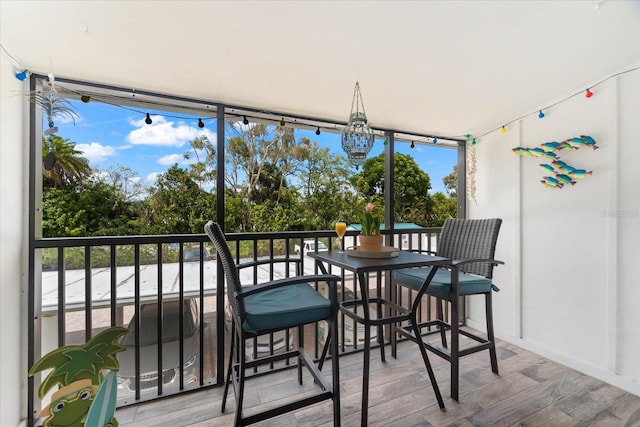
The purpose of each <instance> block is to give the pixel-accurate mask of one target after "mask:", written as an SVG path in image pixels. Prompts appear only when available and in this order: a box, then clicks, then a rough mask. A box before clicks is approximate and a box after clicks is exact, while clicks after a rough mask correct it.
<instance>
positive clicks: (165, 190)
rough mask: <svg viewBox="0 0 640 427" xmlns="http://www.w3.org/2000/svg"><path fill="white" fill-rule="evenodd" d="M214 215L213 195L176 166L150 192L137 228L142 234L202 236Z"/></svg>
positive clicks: (161, 177)
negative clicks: (190, 234) (197, 234)
mask: <svg viewBox="0 0 640 427" xmlns="http://www.w3.org/2000/svg"><path fill="white" fill-rule="evenodd" d="M215 215H216V214H215V196H214V195H213V194H210V193H208V192H206V191H204V190H203V189H202V188H200V186H199V185H198V183H197V182H196V181H194V179H193V177H192V176H191V174H190V173H189V171H187V170H185V169H183V168H180V167H179V166H178V165H177V164H176V165H173V166H171V167H170V168H169V169H168V170H167V171H166V172H165V173H163V174H160V175H158V177H157V178H156V183H155V185H154V186H153V187H151V188H150V189H149V196H148V197H147V200H146V203H145V205H144V208H143V211H142V212H141V217H142V218H141V220H140V226H141V229H142V230H141V231H142V232H143V233H144V234H174V233H202V230H203V229H204V224H205V223H206V222H207V221H208V220H209V219H211V218H215Z"/></svg>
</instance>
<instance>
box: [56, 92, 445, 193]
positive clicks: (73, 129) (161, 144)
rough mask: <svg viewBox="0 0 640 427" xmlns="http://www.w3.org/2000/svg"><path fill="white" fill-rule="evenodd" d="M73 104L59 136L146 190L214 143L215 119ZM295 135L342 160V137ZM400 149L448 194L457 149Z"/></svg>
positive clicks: (92, 161) (103, 167)
mask: <svg viewBox="0 0 640 427" xmlns="http://www.w3.org/2000/svg"><path fill="white" fill-rule="evenodd" d="M72 105H73V107H74V108H75V110H76V112H77V113H78V114H79V116H80V117H79V119H77V120H76V123H75V125H74V124H73V123H72V122H71V121H69V120H61V119H59V118H56V119H55V124H56V126H57V127H58V128H59V131H58V132H57V135H59V136H60V137H62V138H65V139H69V140H71V141H73V142H75V143H76V149H78V150H80V151H82V152H83V153H84V156H85V157H87V158H88V159H89V162H90V165H91V167H93V168H99V169H101V170H106V169H109V168H110V167H116V166H118V165H122V166H127V167H129V168H131V169H132V170H134V171H136V172H137V173H138V174H139V177H140V180H141V181H142V182H144V184H145V185H151V184H153V183H154V182H155V177H156V175H157V174H159V173H163V172H164V171H166V170H167V168H169V167H170V166H172V165H173V164H174V163H178V164H179V165H182V166H186V161H185V160H184V158H183V153H184V152H185V151H187V149H188V147H189V141H191V140H193V139H194V138H195V137H197V136H202V135H206V136H207V137H208V138H209V139H210V140H211V141H215V139H216V133H215V120H205V121H204V123H205V127H204V128H199V127H198V117H193V116H189V115H186V114H182V113H175V114H172V113H167V112H153V111H150V117H151V119H152V120H153V123H152V124H151V125H148V124H146V123H145V118H146V116H145V114H143V113H142V112H141V111H142V110H140V109H138V108H135V109H128V108H125V107H117V106H112V105H109V104H104V103H101V102H89V103H86V104H85V103H82V102H81V101H72ZM145 113H146V111H145ZM295 134H296V137H302V136H307V137H309V138H310V139H311V140H315V141H316V142H317V143H318V144H319V145H321V146H326V147H329V148H330V150H331V151H332V152H334V153H336V154H341V155H344V152H343V151H342V147H341V145H340V135H339V134H335V133H328V132H324V133H321V134H320V135H315V132H314V131H306V130H301V129H297V130H296V131H295ZM396 150H397V151H398V152H401V153H404V154H409V155H411V156H412V157H413V158H414V159H415V161H416V162H417V163H418V165H419V166H420V168H422V169H423V170H424V171H425V172H427V173H428V174H429V177H430V178H431V186H432V188H433V190H432V192H436V191H442V192H444V191H445V190H444V185H443V183H442V178H443V177H444V176H446V175H449V174H450V173H451V172H452V171H453V165H455V164H456V159H457V153H456V150H455V149H447V148H440V147H437V146H432V145H420V144H418V145H416V146H415V148H413V149H412V148H410V146H409V144H406V143H396ZM383 151H384V144H383V142H382V141H376V144H375V146H374V148H373V150H372V151H371V153H370V154H369V155H370V156H376V155H378V154H380V153H382V152H383ZM354 172H355V170H354Z"/></svg>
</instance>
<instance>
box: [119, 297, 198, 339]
mask: <svg viewBox="0 0 640 427" xmlns="http://www.w3.org/2000/svg"><path fill="white" fill-rule="evenodd" d="M140 312H141V313H142V316H141V317H140V346H145V345H154V344H157V343H158V316H157V304H151V305H146V306H144V307H142V309H141V310H140ZM190 312H191V311H190V310H189V306H185V309H184V328H183V331H184V335H183V337H184V338H188V337H191V336H193V334H194V333H195V331H194V325H193V322H192V319H191V316H190ZM163 318H164V321H163V322H162V342H165V343H166V342H171V341H177V340H179V339H180V313H179V312H178V311H177V309H176V310H165V312H164V313H163ZM135 330H136V325H135V317H134V318H133V319H131V323H130V324H129V333H127V335H125V337H124V340H123V341H122V343H123V345H125V346H134V345H135V343H136V335H135Z"/></svg>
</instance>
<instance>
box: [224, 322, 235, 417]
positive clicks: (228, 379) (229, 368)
mask: <svg viewBox="0 0 640 427" xmlns="http://www.w3.org/2000/svg"><path fill="white" fill-rule="evenodd" d="M235 341H236V331H235V325H234V322H233V321H232V322H231V347H230V348H229V363H228V364H227V377H226V380H225V382H224V393H223V394H222V412H224V410H225V408H226V406H227V393H229V383H230V382H231V372H232V370H233V356H234V346H235Z"/></svg>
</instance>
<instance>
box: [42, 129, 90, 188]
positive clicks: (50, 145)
mask: <svg viewBox="0 0 640 427" xmlns="http://www.w3.org/2000/svg"><path fill="white" fill-rule="evenodd" d="M42 161H43V165H44V169H43V174H44V177H45V178H46V179H47V180H48V182H49V184H50V185H51V186H52V187H56V188H62V187H64V186H65V185H69V184H73V183H76V182H78V181H80V180H81V179H83V178H85V177H87V176H89V175H90V174H91V167H90V166H89V161H88V160H87V159H86V158H84V157H82V151H78V150H76V149H75V143H74V142H71V141H69V140H68V139H63V138H61V137H59V136H57V135H51V136H49V138H47V139H45V138H43V139H42Z"/></svg>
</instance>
